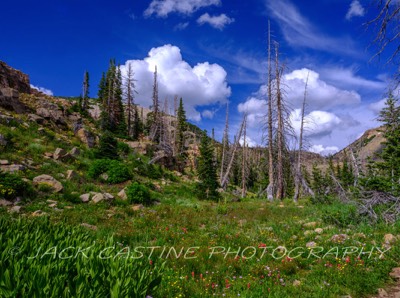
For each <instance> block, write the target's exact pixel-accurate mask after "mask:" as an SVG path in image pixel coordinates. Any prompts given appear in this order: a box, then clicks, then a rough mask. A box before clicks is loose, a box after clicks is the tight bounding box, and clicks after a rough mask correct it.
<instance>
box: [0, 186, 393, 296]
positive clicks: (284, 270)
mask: <svg viewBox="0 0 400 298" xmlns="http://www.w3.org/2000/svg"><path fill="white" fill-rule="evenodd" d="M191 187H192V186H191V185H190V184H179V185H178V184H176V185H174V183H171V184H170V185H167V186H165V188H164V194H163V199H161V204H160V205H155V206H151V207H146V208H144V209H140V210H137V211H134V210H132V206H128V205H121V204H119V205H115V204H114V205H111V204H110V203H100V204H89V205H84V204H77V205H75V206H74V208H72V209H64V211H63V212H57V211H51V210H50V209H48V210H47V209H45V207H43V205H42V209H43V210H44V211H47V212H48V214H47V215H46V217H48V219H44V218H30V217H29V218H24V219H21V218H19V219H17V218H13V217H12V216H10V215H8V214H7V213H6V212H4V211H3V212H2V217H3V218H2V220H1V227H0V229H1V235H2V236H1V237H2V239H1V249H0V251H1V259H0V263H1V273H2V274H0V289H1V291H2V292H1V293H2V295H1V296H2V297H16V296H21V295H22V296H24V295H26V294H30V295H31V296H32V297H39V296H40V297H89V296H90V297H144V296H146V295H148V296H150V297H211V296H223V297H238V296H240V297H296V296H297V297H299V295H301V297H338V296H341V295H351V296H352V297H363V296H365V295H367V294H371V293H374V292H376V290H377V289H378V288H379V287H382V286H383V285H384V283H387V282H388V281H389V280H388V278H389V276H388V273H389V272H390V271H391V269H392V268H393V267H396V266H398V261H399V253H400V249H399V247H398V245H396V243H395V242H392V241H395V240H390V239H389V240H388V239H386V243H385V240H384V237H385V234H387V233H392V234H394V235H396V234H397V233H399V227H400V226H399V225H394V226H390V227H389V226H385V225H382V226H374V227H371V226H369V225H368V224H367V223H364V222H362V221H360V220H358V219H357V217H356V216H354V213H353V211H352V210H351V209H350V208H345V207H344V206H342V205H340V204H338V203H336V204H333V205H329V206H314V205H309V204H307V202H306V201H304V202H301V203H302V204H303V205H304V207H303V206H295V205H293V204H292V203H291V202H289V201H287V202H284V203H283V204H278V203H273V204H271V203H267V202H265V201H263V200H256V199H252V200H247V201H244V202H241V203H230V204H222V203H221V204H215V203H210V202H200V201H197V200H195V199H194V198H192V197H191V195H190V193H191ZM185 194H186V195H185ZM67 203H68V202H66V204H67ZM35 204H40V201H39V202H37V201H36V202H35ZM59 205H60V207H61V208H62V206H63V204H62V201H60V203H59ZM27 208H29V206H28V207H27ZM32 208H33V207H32ZM33 209H35V208H33ZM333 218H335V219H334V220H333ZM82 222H85V223H88V224H90V225H95V226H96V227H97V229H96V230H95V231H91V230H87V229H86V230H85V229H84V228H83V227H77V225H78V224H81V223H82ZM333 222H334V223H335V224H333ZM54 225H55V226H54ZM342 234H345V235H342ZM110 235H112V237H111V236H110ZM334 235H337V236H334ZM310 242H314V243H310ZM389 242H390V243H389ZM93 243H95V244H93ZM307 244H308V246H315V247H314V248H311V247H307ZM79 249H81V250H79ZM83 249H87V250H86V251H83V252H82V250H83ZM35 256H36V257H35ZM28 257H30V258H28ZM32 257H34V258H32ZM44 268H47V270H45V269H44ZM158 276H160V277H161V283H160V285H159V286H157V285H158V283H159V282H160V280H159V279H158ZM24 283H25V284H24ZM131 286H132V287H133V286H135V289H137V290H135V291H133V290H129V288H130V287H131ZM35 289H36V291H39V289H47V291H44V292H42V295H39V294H37V295H36V294H35V293H39V292H34V291H35ZM79 291H81V292H79ZM79 293H80V294H79ZM87 295H89V296H87Z"/></svg>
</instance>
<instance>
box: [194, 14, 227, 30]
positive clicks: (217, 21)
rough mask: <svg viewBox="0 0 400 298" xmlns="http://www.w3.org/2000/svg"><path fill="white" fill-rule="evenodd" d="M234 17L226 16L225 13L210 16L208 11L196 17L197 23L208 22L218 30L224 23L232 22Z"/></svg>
mask: <svg viewBox="0 0 400 298" xmlns="http://www.w3.org/2000/svg"><path fill="white" fill-rule="evenodd" d="M234 21H235V19H233V18H230V17H228V16H227V15H226V14H221V15H219V16H210V15H209V14H208V13H205V14H203V15H202V16H201V17H199V18H198V19H197V23H198V24H199V25H204V24H209V25H210V26H211V27H214V28H216V29H219V30H223V29H224V28H225V26H226V25H229V24H231V23H233V22H234Z"/></svg>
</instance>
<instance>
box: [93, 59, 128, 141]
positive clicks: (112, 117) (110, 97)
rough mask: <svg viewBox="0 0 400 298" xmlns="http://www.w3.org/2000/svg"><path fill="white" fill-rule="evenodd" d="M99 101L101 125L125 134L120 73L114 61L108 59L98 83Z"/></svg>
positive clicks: (119, 133) (106, 128)
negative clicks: (104, 73) (107, 65)
mask: <svg viewBox="0 0 400 298" xmlns="http://www.w3.org/2000/svg"><path fill="white" fill-rule="evenodd" d="M99 88H100V89H99V97H100V98H99V100H100V101H101V105H102V106H101V110H102V112H101V127H102V129H103V130H109V131H110V132H112V133H116V134H118V135H120V136H125V135H126V122H125V115H124V108H123V104H122V75H121V70H120V67H119V66H118V67H117V66H116V65H115V61H114V60H111V61H110V66H109V68H108V71H107V73H106V75H105V76H104V75H103V77H102V79H101V81H100V85H99Z"/></svg>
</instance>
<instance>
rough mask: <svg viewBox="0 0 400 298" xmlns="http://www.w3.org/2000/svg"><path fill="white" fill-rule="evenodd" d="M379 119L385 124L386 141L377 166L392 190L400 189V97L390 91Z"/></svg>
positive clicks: (384, 134)
mask: <svg viewBox="0 0 400 298" xmlns="http://www.w3.org/2000/svg"><path fill="white" fill-rule="evenodd" d="M378 120H379V121H380V122H382V123H383V124H384V125H385V126H384V131H383V136H384V137H385V139H386V141H385V142H384V143H383V145H384V147H383V150H382V153H381V154H380V157H381V158H382V161H381V162H378V163H377V164H376V166H377V167H378V169H380V171H381V173H382V174H383V175H384V179H383V180H386V181H387V184H389V185H390V189H391V190H392V191H399V189H400V187H399V183H400V166H399V165H400V106H399V105H398V99H397V98H395V97H394V96H393V93H392V92H389V96H388V98H387V100H386V102H385V107H384V108H383V109H382V111H381V112H380V114H379V118H378Z"/></svg>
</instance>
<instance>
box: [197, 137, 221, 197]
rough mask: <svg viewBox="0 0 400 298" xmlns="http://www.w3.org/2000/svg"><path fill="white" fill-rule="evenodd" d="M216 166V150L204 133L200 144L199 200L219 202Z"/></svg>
mask: <svg viewBox="0 0 400 298" xmlns="http://www.w3.org/2000/svg"><path fill="white" fill-rule="evenodd" d="M216 170H217V169H216V165H215V163H214V148H213V146H212V144H211V142H210V138H209V137H208V136H207V132H206V131H205V132H204V133H203V136H202V138H201V143H200V157H199V162H198V167H197V171H198V176H199V179H200V182H199V183H198V184H197V190H198V196H199V198H204V199H207V200H215V201H218V200H219V199H220V194H219V193H218V192H217V189H218V187H219V183H218V180H217V172H216Z"/></svg>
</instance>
